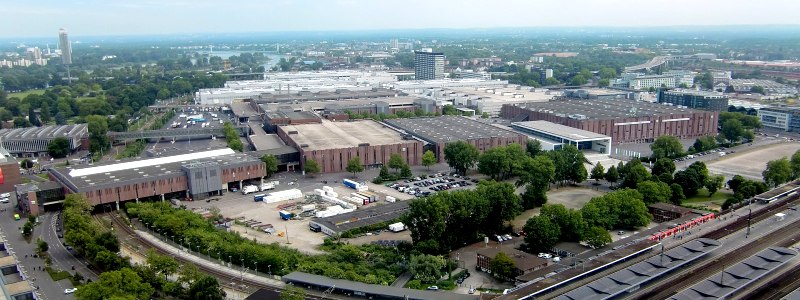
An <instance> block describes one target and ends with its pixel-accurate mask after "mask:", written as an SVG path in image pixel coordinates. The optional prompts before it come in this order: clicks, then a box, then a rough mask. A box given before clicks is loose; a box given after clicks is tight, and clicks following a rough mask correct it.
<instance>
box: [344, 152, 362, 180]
mask: <svg viewBox="0 0 800 300" xmlns="http://www.w3.org/2000/svg"><path fill="white" fill-rule="evenodd" d="M363 171H364V165H362V164H361V158H360V157H358V156H356V157H353V158H352V159H350V160H349V161H347V172H350V173H353V178H356V174H357V173H360V172H363Z"/></svg>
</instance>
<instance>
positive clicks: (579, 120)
mask: <svg viewBox="0 0 800 300" xmlns="http://www.w3.org/2000/svg"><path fill="white" fill-rule="evenodd" d="M502 117H503V118H506V119H511V120H514V121H516V122H522V121H539V120H543V121H548V122H553V123H556V124H561V125H566V126H569V127H573V128H578V129H583V130H586V131H591V132H594V133H599V134H602V135H606V136H609V137H611V139H612V140H613V141H614V142H615V143H632V142H652V141H653V140H655V139H656V138H657V137H659V136H662V135H671V136H674V137H677V138H680V139H683V138H696V137H700V136H706V135H716V134H717V120H718V119H719V112H717V111H701V110H695V109H690V108H681V107H675V106H669V105H662V104H654V103H649V102H637V101H632V100H624V99H615V100H602V99H594V100H561V101H550V102H546V103H528V104H523V105H519V106H512V105H504V106H503V110H502Z"/></svg>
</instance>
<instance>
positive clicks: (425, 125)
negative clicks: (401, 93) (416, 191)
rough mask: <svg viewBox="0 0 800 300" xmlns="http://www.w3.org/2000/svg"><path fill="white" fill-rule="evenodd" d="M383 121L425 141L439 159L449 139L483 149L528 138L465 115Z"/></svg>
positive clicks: (523, 141) (522, 141) (442, 159)
mask: <svg viewBox="0 0 800 300" xmlns="http://www.w3.org/2000/svg"><path fill="white" fill-rule="evenodd" d="M385 122H386V123H387V124H389V125H390V126H392V127H395V128H396V129H397V130H401V131H403V132H405V133H406V134H407V135H410V136H412V137H414V138H416V139H419V140H422V141H425V142H426V143H427V145H428V146H426V147H428V149H430V150H431V151H433V153H434V154H436V157H437V159H438V160H439V162H443V161H444V147H445V145H447V144H448V143H451V142H456V141H465V142H467V143H469V144H472V145H474V146H475V147H476V148H478V150H479V151H481V152H483V151H486V150H489V149H491V148H494V147H498V146H507V145H509V144H520V145H522V146H523V147H524V146H525V144H526V143H527V141H528V137H527V136H525V135H523V134H521V133H516V132H514V131H511V130H507V129H503V128H500V127H496V126H492V125H490V124H486V123H482V122H479V121H475V120H473V119H470V118H467V117H457V116H440V117H435V118H411V119H390V120H386V121H385ZM428 149H426V150H428Z"/></svg>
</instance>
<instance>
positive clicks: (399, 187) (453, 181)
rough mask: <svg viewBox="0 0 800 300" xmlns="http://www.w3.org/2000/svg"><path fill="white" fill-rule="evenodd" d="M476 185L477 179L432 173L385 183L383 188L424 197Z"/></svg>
mask: <svg viewBox="0 0 800 300" xmlns="http://www.w3.org/2000/svg"><path fill="white" fill-rule="evenodd" d="M476 183H478V179H477V178H470V177H468V176H465V177H462V176H459V175H458V174H455V173H450V174H443V173H434V174H430V175H422V176H419V177H415V178H413V179H409V180H404V181H400V182H395V183H386V184H384V186H386V187H389V188H392V189H394V190H396V191H398V192H400V193H405V194H408V195H411V196H416V197H424V196H428V195H430V194H433V193H435V192H441V191H447V190H453V189H456V190H457V189H463V188H470V187H474V185H475V184H476Z"/></svg>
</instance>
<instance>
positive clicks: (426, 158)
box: [422, 150, 436, 170]
mask: <svg viewBox="0 0 800 300" xmlns="http://www.w3.org/2000/svg"><path fill="white" fill-rule="evenodd" d="M434 164H436V155H435V154H433V151H431V150H427V151H425V153H423V154H422V165H423V166H425V168H427V169H428V170H430V169H431V166H432V165H434Z"/></svg>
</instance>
